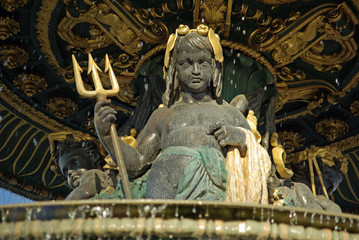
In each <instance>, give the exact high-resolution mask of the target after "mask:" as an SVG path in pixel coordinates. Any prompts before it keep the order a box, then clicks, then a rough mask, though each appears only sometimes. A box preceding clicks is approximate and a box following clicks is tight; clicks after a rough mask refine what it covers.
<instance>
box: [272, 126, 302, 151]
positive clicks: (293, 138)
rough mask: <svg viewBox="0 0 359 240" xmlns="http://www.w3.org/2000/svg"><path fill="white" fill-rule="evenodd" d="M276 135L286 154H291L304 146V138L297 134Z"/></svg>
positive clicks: (287, 132)
mask: <svg viewBox="0 0 359 240" xmlns="http://www.w3.org/2000/svg"><path fill="white" fill-rule="evenodd" d="M278 135H279V139H280V140H281V142H282V145H283V147H284V149H285V151H286V153H291V152H293V151H294V149H297V148H300V147H303V146H304V143H305V138H304V136H303V135H302V134H300V133H298V132H292V131H283V132H279V133H278Z"/></svg>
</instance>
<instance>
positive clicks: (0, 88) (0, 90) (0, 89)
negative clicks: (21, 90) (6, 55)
mask: <svg viewBox="0 0 359 240" xmlns="http://www.w3.org/2000/svg"><path fill="white" fill-rule="evenodd" d="M0 77H1V76H0ZM2 88H3V87H2V86H0V92H2Z"/></svg>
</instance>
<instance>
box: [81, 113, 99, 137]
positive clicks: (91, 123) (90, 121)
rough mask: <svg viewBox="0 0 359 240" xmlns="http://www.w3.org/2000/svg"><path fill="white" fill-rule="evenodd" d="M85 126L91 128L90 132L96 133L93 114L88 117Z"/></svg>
mask: <svg viewBox="0 0 359 240" xmlns="http://www.w3.org/2000/svg"><path fill="white" fill-rule="evenodd" d="M83 127H84V128H86V129H87V130H89V131H90V132H93V133H96V130H95V123H94V121H93V116H89V117H87V118H86V120H85V122H84V125H83Z"/></svg>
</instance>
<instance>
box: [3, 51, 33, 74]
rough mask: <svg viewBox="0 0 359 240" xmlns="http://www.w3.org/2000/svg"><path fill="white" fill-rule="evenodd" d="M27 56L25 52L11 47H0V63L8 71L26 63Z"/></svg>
mask: <svg viewBox="0 0 359 240" xmlns="http://www.w3.org/2000/svg"><path fill="white" fill-rule="evenodd" d="M28 59H29V55H28V54H27V52H26V51H25V50H24V49H22V48H20V47H18V46H13V45H3V46H0V62H2V63H3V66H5V67H6V68H8V69H14V68H16V67H18V66H21V65H24V64H25V63H27V61H28Z"/></svg>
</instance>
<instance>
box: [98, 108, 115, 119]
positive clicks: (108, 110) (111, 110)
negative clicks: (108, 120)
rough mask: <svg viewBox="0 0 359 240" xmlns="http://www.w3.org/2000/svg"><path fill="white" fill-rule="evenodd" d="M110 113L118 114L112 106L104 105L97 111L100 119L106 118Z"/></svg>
mask: <svg viewBox="0 0 359 240" xmlns="http://www.w3.org/2000/svg"><path fill="white" fill-rule="evenodd" d="M108 114H114V115H116V114H117V112H116V111H115V109H114V108H112V107H110V106H104V107H103V108H101V109H100V110H99V111H98V112H97V116H98V118H99V119H104V118H105V117H106V116H107V115H108Z"/></svg>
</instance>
